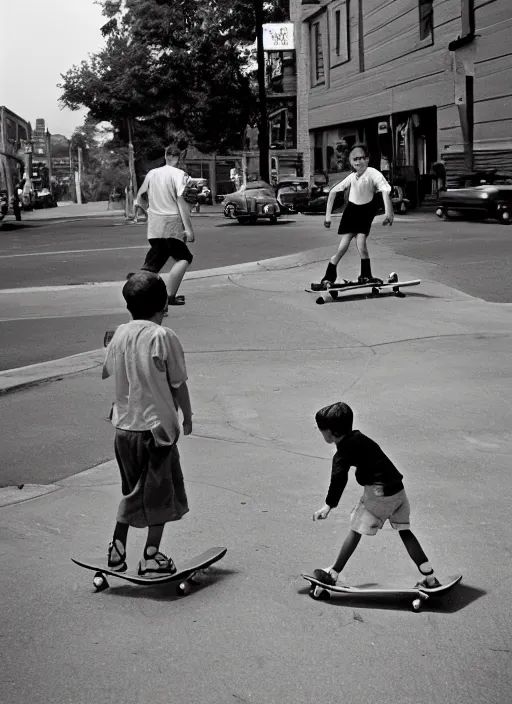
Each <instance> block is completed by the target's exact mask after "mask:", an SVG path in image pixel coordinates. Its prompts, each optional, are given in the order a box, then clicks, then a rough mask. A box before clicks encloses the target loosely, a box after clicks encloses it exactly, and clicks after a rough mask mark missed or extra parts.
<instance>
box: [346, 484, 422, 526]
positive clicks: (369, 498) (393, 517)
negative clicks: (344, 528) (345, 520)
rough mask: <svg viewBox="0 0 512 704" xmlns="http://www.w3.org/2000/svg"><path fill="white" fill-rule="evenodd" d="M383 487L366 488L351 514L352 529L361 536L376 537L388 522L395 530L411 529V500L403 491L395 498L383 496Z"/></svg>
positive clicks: (377, 485) (376, 485) (372, 486)
mask: <svg viewBox="0 0 512 704" xmlns="http://www.w3.org/2000/svg"><path fill="white" fill-rule="evenodd" d="M381 493H382V486H381V485H379V484H371V485H368V486H365V488H364V491H363V495H362V496H361V498H360V499H359V501H358V502H357V504H356V505H355V506H354V508H353V509H352V513H351V514H350V528H351V529H352V530H353V531H354V532H355V533H360V534H361V535H376V533H377V531H378V530H380V529H381V528H382V526H383V525H384V523H385V522H386V521H389V522H390V524H391V526H392V527H393V528H394V529H395V530H406V529H408V528H409V527H410V506H409V499H408V498H407V495H406V493H405V489H402V490H401V491H399V492H398V493H397V494H393V496H381V495H380V494H381Z"/></svg>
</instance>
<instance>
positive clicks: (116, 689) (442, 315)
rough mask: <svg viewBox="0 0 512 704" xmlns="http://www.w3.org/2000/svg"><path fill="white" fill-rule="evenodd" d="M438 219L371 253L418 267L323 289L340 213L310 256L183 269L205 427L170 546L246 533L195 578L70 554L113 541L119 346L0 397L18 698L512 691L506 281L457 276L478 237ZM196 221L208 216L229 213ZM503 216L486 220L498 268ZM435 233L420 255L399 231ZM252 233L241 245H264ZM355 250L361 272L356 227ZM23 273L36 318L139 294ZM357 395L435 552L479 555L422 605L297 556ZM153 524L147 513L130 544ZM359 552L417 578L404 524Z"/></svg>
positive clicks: (185, 330) (413, 225) (178, 315)
mask: <svg viewBox="0 0 512 704" xmlns="http://www.w3.org/2000/svg"><path fill="white" fill-rule="evenodd" d="M307 222H308V223H309V222H310V221H309V220H308V221H307ZM318 224H320V223H318ZM441 225H442V226H443V227H444V228H448V227H451V226H452V225H454V228H453V230H452V231H451V232H450V233H449V239H448V240H447V249H446V252H448V250H450V251H451V254H450V256H448V254H446V255H445V256H443V253H442V252H439V251H437V250H436V252H435V257H436V261H434V257H433V256H432V249H429V256H426V255H424V254H423V251H424V250H423V247H425V248H427V245H428V243H429V242H431V241H432V240H433V239H436V240H437V242H438V243H439V246H441V244H442V241H441V237H442V235H441V233H440V232H439V233H437V230H436V229H435V228H436V227H437V221H436V220H433V221H431V220H429V219H427V218H426V217H425V219H423V218H421V219H418V220H416V221H415V222H413V221H412V220H406V221H404V223H403V224H398V223H397V226H396V227H395V229H393V231H390V230H388V229H386V230H384V228H378V227H375V230H374V232H375V236H374V237H373V242H372V246H373V249H372V255H373V256H374V258H375V261H377V262H378V269H377V271H380V270H382V271H383V272H388V271H391V270H392V269H395V270H397V271H399V272H400V273H401V274H402V275H403V276H404V277H407V278H412V277H420V278H422V285H421V286H420V287H418V288H415V289H410V292H408V295H407V297H406V298H405V299H397V298H394V297H391V296H385V295H381V296H380V297H379V298H378V299H369V298H366V297H364V296H351V297H348V298H347V300H343V301H340V302H336V303H331V304H328V305H324V306H317V305H315V303H314V298H313V297H312V296H310V295H308V294H306V293H304V291H303V289H304V284H305V282H309V281H312V280H315V279H317V278H318V277H319V275H320V274H321V272H322V271H323V268H324V266H325V259H326V258H327V256H328V252H329V251H330V248H331V246H332V242H333V241H335V240H336V236H335V233H333V232H331V231H326V230H324V229H323V228H321V229H320V228H318V229H317V230H316V232H317V233H318V234H319V236H320V237H321V238H322V241H321V242H320V243H317V242H315V250H314V251H313V252H311V250H310V251H309V253H303V254H302V255H299V254H296V255H293V256H295V257H296V259H295V262H296V263H295V265H291V260H290V259H284V260H281V263H280V262H279V261H274V262H272V263H268V264H267V265H265V267H257V266H253V267H248V266H246V265H243V266H238V267H237V266H234V267H233V269H231V270H230V273H227V272H225V273H222V272H217V275H216V276H212V275H209V276H207V277H206V278H205V277H204V276H203V275H202V274H201V273H200V271H196V277H195V278H194V276H193V275H192V274H191V276H190V277H189V278H188V279H187V280H186V281H185V282H184V286H183V290H184V292H185V294H186V296H187V305H186V306H185V307H184V308H183V309H176V310H173V311H172V312H171V316H170V318H169V322H168V324H169V325H170V326H171V327H173V329H175V330H176V332H177V333H178V335H179V337H180V339H181V340H182V343H183V346H184V348H185V351H186V355H187V363H188V371H189V376H190V390H191V396H192V402H193V405H194V413H195V415H194V433H193V435H192V436H190V437H188V438H182V439H181V440H180V445H181V454H182V460H183V467H184V472H185V476H186V486H187V492H188V494H189V498H190V505H191V511H190V514H189V515H187V517H186V518H185V519H184V520H183V521H180V522H179V523H176V524H173V525H172V526H169V527H168V528H167V529H166V534H165V539H164V543H165V544H164V546H163V547H164V549H167V550H168V551H169V552H170V553H171V554H172V555H173V556H174V557H175V559H176V560H177V561H178V562H179V561H180V560H182V559H184V558H186V557H187V556H189V555H190V554H195V553H197V552H199V551H200V550H202V549H204V548H206V547H208V546H210V545H226V546H227V547H228V553H227V555H226V557H225V558H224V559H223V560H222V561H221V562H220V563H219V564H218V566H217V567H215V569H213V570H212V573H211V574H210V576H209V577H208V581H207V583H206V584H205V585H204V586H203V587H201V588H200V589H198V590H197V591H195V592H194V593H192V594H191V595H190V596H188V597H187V598H184V599H178V598H176V597H175V596H174V593H173V591H172V590H169V589H166V588H164V587H161V588H158V587H153V588H149V589H144V588H137V587H131V586H127V585H125V584H124V583H121V582H116V580H115V579H112V580H111V585H112V589H111V590H109V591H106V592H102V593H101V594H95V593H93V590H92V586H91V575H89V573H86V572H84V571H82V570H80V569H79V568H78V567H76V566H74V565H73V564H72V563H71V561H70V560H69V557H70V556H77V557H80V556H82V557H87V554H96V555H97V554H102V553H103V552H104V551H105V549H106V545H107V543H108V540H109V536H110V532H111V530H112V525H113V521H114V516H115V510H116V506H117V501H118V497H119V481H118V476H117V469H116V467H115V463H114V462H113V461H112V458H113V451H112V429H111V428H110V426H109V424H108V423H107V422H106V420H105V416H106V414H107V413H108V409H109V405H110V400H111V387H110V384H109V382H102V381H101V379H100V374H99V364H100V360H101V357H99V358H93V357H91V360H90V362H89V368H86V367H87V363H86V362H84V367H85V371H81V372H79V371H77V369H78V367H76V368H75V372H74V373H72V374H69V375H68V374H67V372H69V371H73V363H72V360H71V362H70V363H69V364H70V366H69V367H64V366H63V365H62V366H59V363H58V362H57V363H56V365H55V366H54V369H56V370H57V373H58V371H59V369H60V371H61V374H60V376H59V378H58V379H56V380H54V381H51V382H49V383H46V384H42V385H38V386H34V387H29V388H25V389H23V390H20V391H15V392H12V393H9V394H6V395H3V396H1V397H0V414H1V422H2V429H3V443H2V461H1V472H2V474H1V477H0V485H3V486H4V487H5V486H11V487H13V488H11V489H3V490H0V505H1V504H2V503H4V504H5V505H4V506H3V507H2V508H0V530H1V532H2V537H3V540H2V547H1V551H2V581H1V584H0V599H2V604H3V606H4V613H5V616H4V624H3V625H4V642H7V643H8V644H9V647H8V648H5V649H4V661H3V675H4V682H5V684H4V686H3V692H2V694H3V701H5V702H6V704H14V703H15V702H16V704H19V703H20V702H22V704H25V703H26V704H29V702H30V703H31V702H33V701H38V702H42V703H43V704H70V703H71V702H73V703H75V702H77V703H78V702H80V704H89V703H91V704H92V703H93V702H96V701H98V700H101V701H109V702H118V701H123V702H126V703H127V704H141V703H142V702H143V701H147V700H148V699H150V700H151V701H153V702H155V704H168V702H169V701H173V702H174V701H180V700H199V701H202V702H205V704H226V702H231V701H233V702H257V704H274V702H275V703H276V704H297V703H298V702H300V703H301V704H302V703H304V704H309V702H312V701H317V700H318V699H320V700H321V701H322V702H325V703H326V704H335V703H337V702H339V701H340V700H342V701H343V702H344V704H360V703H361V702H369V701H379V702H382V704H411V702H423V701H432V702H436V703H439V704H441V703H443V704H459V703H460V704H468V702H469V703H471V704H480V703H481V702H486V704H504V703H505V702H507V701H508V698H509V692H510V690H511V686H512V680H511V676H510V671H511V670H510V653H511V652H512V616H511V612H510V609H509V608H508V599H507V595H508V591H509V588H510V569H509V563H510V549H509V545H510V542H511V539H512V529H511V528H510V525H509V523H508V522H507V521H506V520H505V521H504V519H503V517H504V516H507V515H508V512H509V507H510V500H511V495H510V493H511V492H510V471H509V464H510V463H509V457H510V452H511V451H512V435H511V433H510V427H511V426H512V411H511V406H510V398H511V395H512V376H511V374H510V361H509V360H510V351H509V350H510V343H511V320H512V317H511V316H512V307H511V306H510V305H509V304H506V303H505V304H503V303H494V302H487V301H485V300H482V298H474V297H472V296H471V295H469V294H468V293H467V292H465V291H464V290H460V289H458V287H455V288H454V287H451V286H448V285H446V283H444V282H443V280H442V278H441V275H442V276H445V275H450V276H451V275H452V273H450V272H455V270H457V271H463V268H464V266H465V264H464V263H460V265H459V262H464V261H466V263H467V264H468V266H470V265H471V264H470V263H469V262H470V256H474V253H475V252H476V250H477V248H478V246H480V245H478V244H477V241H476V240H475V241H474V242H473V244H472V245H471V247H473V248H474V252H473V254H472V255H470V254H467V253H466V248H464V246H463V243H464V240H463V239H462V228H463V227H464V226H463V225H461V224H459V223H446V224H442V223H441ZM201 227H202V225H201ZM204 227H205V230H204V237H205V238H206V237H207V236H209V235H210V233H211V232H215V230H214V229H213V228H212V230H208V229H207V228H208V227H211V226H210V225H208V226H207V225H206V224H205V226H204ZM491 227H492V226H491ZM400 228H403V229H402V230H400ZM459 228H461V231H460V232H459ZM133 229H135V228H133ZM275 229H276V230H278V228H275ZM283 229H284V228H283ZM250 230H251V229H250V228H247V229H245V228H244V229H243V232H244V233H246V232H250ZM119 231H123V230H122V228H119ZM253 232H254V234H260V233H263V232H264V229H263V227H262V228H261V229H259V228H254V230H253ZM428 232H433V233H434V234H433V235H432V237H429V238H427V233H428ZM507 232H510V230H507V229H506V228H497V229H496V230H492V233H494V234H493V235H492V238H491V239H490V246H489V247H488V250H489V252H491V253H492V254H491V255H489V253H488V252H487V251H486V257H487V262H488V263H487V264H486V266H487V267H488V268H489V270H490V269H491V263H489V259H490V257H492V256H496V258H498V257H497V251H498V249H499V248H500V247H503V246H504V240H500V239H499V238H500V237H502V234H501V233H503V236H504V235H505V233H507ZM436 233H437V234H436ZM457 233H459V234H457ZM488 234H491V231H489V233H488ZM400 235H402V239H401V238H400ZM116 236H117V235H116ZM130 236H131V235H130ZM244 237H245V234H244ZM385 237H386V238H387V239H386V240H384V238H385ZM454 237H458V238H460V240H461V249H460V252H459V253H457V251H456V248H455V244H454V239H453V238H454ZM326 238H327V239H326ZM495 238H496V239H495ZM411 242H412V244H411ZM417 242H423V245H422V247H421V248H417V250H416V252H415V253H414V254H413V256H410V255H409V253H404V252H403V251H402V252H400V253H395V251H394V250H395V248H398V246H400V247H405V246H406V245H407V246H411V247H412V246H413V245H414V244H415V243H417ZM407 243H409V244H407ZM448 245H449V247H448ZM198 247H199V243H198ZM254 247H256V246H255V245H254ZM253 251H254V253H251V255H250V257H244V258H243V259H242V262H243V261H244V260H245V261H261V260H262V259H264V258H265V259H268V258H269V255H268V254H265V255H262V254H261V252H260V253H259V254H257V253H256V251H257V250H256V248H255V249H254V250H253ZM418 252H419V253H418ZM289 253H290V252H289ZM289 253H288V254H289ZM420 255H421V256H420ZM271 256H275V254H274V255H270V257H271ZM429 258H430V259H431V260H430V261H429ZM438 260H439V261H442V265H441V264H439V263H437V261H438ZM433 261H434V263H433ZM223 263H224V262H223ZM298 263H300V264H301V265H298ZM346 267H347V270H348V271H349V272H350V273H351V275H353V272H357V268H358V258H357V254H356V253H355V251H351V252H349V254H348V255H347V260H346ZM123 271H124V269H123ZM447 271H448V272H449V273H448V274H446V272H447ZM192 273H193V272H192ZM502 278H503V279H505V278H506V277H505V276H503V277H502ZM114 280H115V279H114ZM491 280H492V279H491V277H489V281H491ZM468 285H477V282H476V281H473V282H472V283H471V284H468ZM31 286H37V284H35V283H34V282H33V281H32V282H31ZM489 288H490V284H489ZM16 290H17V291H18V292H17V293H13V294H9V293H6V292H3V293H1V294H0V300H1V301H2V307H3V310H4V312H5V313H6V315H5V317H9V316H13V317H14V314H15V306H18V316H17V317H18V318H22V317H23V316H24V315H26V316H27V317H29V318H38V319H39V320H40V321H41V320H44V321H47V320H49V319H51V316H52V315H53V316H55V315H62V316H64V317H65V318H68V319H74V320H76V321H81V320H89V319H92V318H93V317H95V316H98V319H99V320H100V322H101V323H103V326H101V325H98V328H97V330H98V332H99V333H102V331H103V329H104V328H105V324H104V323H107V322H108V324H110V323H111V322H112V321H114V320H115V319H116V316H119V318H122V319H126V318H125V316H123V313H122V300H120V298H119V284H112V285H108V284H105V285H95V286H85V287H82V286H72V287H69V288H57V289H55V290H44V289H42V290H39V291H25V292H23V291H22V290H21V287H19V288H18V289H16ZM499 295H500V296H503V297H504V293H503V290H501V289H500V291H499ZM489 299H490V300H492V294H491V295H489ZM82 316H83V317H82ZM18 322H19V323H20V324H21V323H22V322H23V321H18ZM30 329H31V328H30ZM54 332H55V329H54ZM20 334H22V328H20ZM43 337H44V336H42V338H41V339H43ZM96 339H98V338H96ZM85 341H86V342H87V340H85ZM86 349H93V348H92V347H91V346H90V345H89V347H87V348H86ZM20 354H21V351H20ZM53 358H55V357H53ZM80 359H81V358H80ZM37 368H38V367H36V369H37ZM32 371H33V370H32ZM25 373H27V372H25ZM339 398H343V399H345V400H346V401H347V402H348V403H350V404H351V405H352V406H353V408H354V410H355V413H356V427H358V428H360V429H361V430H362V431H363V432H367V433H368V434H370V435H371V436H374V437H375V439H377V440H378V441H379V442H380V443H381V444H382V446H383V448H384V449H385V450H386V451H387V452H388V453H389V455H390V456H391V458H392V459H393V460H395V461H396V463H397V465H398V466H399V468H400V469H401V470H402V471H403V473H404V475H405V481H406V486H407V490H408V493H409V495H410V498H411V503H412V508H413V526H414V529H415V530H416V531H417V533H418V536H419V537H420V539H421V541H422V543H423V544H424V546H425V548H426V550H427V553H428V554H429V555H430V556H431V559H432V561H433V562H434V564H435V566H436V569H437V571H438V572H439V574H440V575H448V574H454V573H457V572H462V573H463V575H464V578H463V583H462V585H461V586H460V587H459V588H458V589H457V590H456V591H454V592H452V593H451V594H450V596H448V597H447V598H446V599H444V600H443V601H440V602H433V603H430V604H429V605H428V606H426V607H425V608H424V611H423V612H421V613H420V614H416V613H413V612H412V611H411V610H410V605H409V604H407V603H397V602H396V601H391V602H385V603H368V602H365V601H348V600H346V599H343V598H339V599H335V600H333V601H331V602H330V603H329V604H325V603H322V602H313V601H312V600H310V599H309V598H308V596H307V589H306V585H305V583H304V582H303V580H302V579H301V577H300V573H301V572H302V571H309V570H311V569H313V568H315V567H318V566H322V565H326V564H328V561H329V560H332V559H333V556H334V554H335V553H336V551H337V549H338V547H339V543H340V541H341V540H342V538H343V536H344V533H345V531H346V526H347V521H348V514H349V512H350V509H351V507H352V506H353V504H354V503H355V501H356V499H357V497H358V495H359V493H360V487H358V486H357V485H356V483H355V481H354V479H353V477H351V479H350V481H349V485H348V486H347V489H346V492H345V495H344V496H343V498H342V501H341V504H340V507H339V508H338V509H337V510H336V511H334V512H333V513H332V514H331V516H330V517H329V519H328V520H327V521H326V522H324V523H321V524H314V523H313V522H312V520H311V515H312V513H313V511H314V510H315V509H317V508H319V507H320V506H321V504H322V503H323V499H324V496H325V490H326V487H327V483H328V479H329V472H330V457H331V449H330V448H329V447H328V446H327V445H326V444H325V443H324V442H323V440H322V438H321V436H320V435H319V433H318V431H316V430H315V428H314V413H315V411H316V410H317V409H318V408H319V407H320V406H321V405H325V404H326V403H329V402H331V401H334V400H337V399H339ZM21 484H25V486H24V487H23V488H22V489H17V488H16V486H17V485H21ZM34 485H35V486H34ZM43 492H48V493H43ZM38 493H40V494H41V495H40V496H39V497H38V498H34V499H32V500H27V501H25V502H22V503H18V501H19V499H20V498H29V497H30V496H34V495H37V494H38ZM142 539H143V537H142V532H141V531H134V532H133V535H132V536H131V539H130V540H131V542H130V546H129V555H128V556H129V561H130V563H131V564H135V563H136V561H137V559H138V555H139V552H140V550H141V545H142ZM507 558H508V559H507ZM20 561H22V564H23V578H22V575H21V568H20V564H21V562H20ZM28 574H30V575H31V578H30V579H27V578H26V575H28ZM347 575H348V577H349V578H350V581H352V582H354V583H356V584H362V583H366V584H368V583H372V582H384V583H394V584H396V583H398V584H401V585H409V584H414V582H415V581H416V579H417V575H416V572H415V569H414V566H413V565H412V564H411V563H410V562H409V560H408V558H407V556H406V555H405V553H404V551H403V548H401V546H400V544H399V541H398V540H397V537H396V535H395V534H394V532H393V531H391V530H389V529H387V528H386V529H385V530H383V531H382V532H381V534H380V535H378V536H377V537H375V538H373V539H364V540H363V541H362V543H361V547H360V549H359V551H358V552H357V553H356V554H355V555H354V557H353V559H352V561H351V562H350V563H349V566H348V568H347ZM71 673H72V674H71Z"/></svg>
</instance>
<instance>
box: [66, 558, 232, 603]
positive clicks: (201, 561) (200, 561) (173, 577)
mask: <svg viewBox="0 0 512 704" xmlns="http://www.w3.org/2000/svg"><path fill="white" fill-rule="evenodd" d="M226 552H227V548H209V549H208V550H205V551H204V552H202V553H201V554H200V555H196V556H195V557H192V558H190V559H189V560H186V561H185V562H183V563H182V564H181V565H178V571H177V572H175V573H174V574H167V575H159V576H155V577H143V576H141V575H139V574H137V573H136V572H135V571H133V570H127V571H126V572H116V571H115V570H112V569H110V568H109V567H108V566H107V559H106V558H103V559H101V558H97V557H96V558H92V559H91V560H76V559H75V558H74V557H72V558H71V560H72V561H73V562H74V563H75V565H78V566H79V567H83V568H84V569H86V570H91V571H92V572H96V574H95V575H94V579H93V585H94V588H95V589H96V591H103V589H108V587H109V586H110V585H109V583H108V582H107V578H106V576H105V575H109V576H110V577H116V579H123V580H125V581H126V582H131V583H132V584H140V585H143V586H148V585H150V584H166V583H167V582H178V587H177V593H178V594H180V595H184V594H186V593H187V592H188V590H189V585H190V584H193V581H192V580H193V578H194V575H195V574H196V573H197V572H199V571H200V570H204V569H206V568H207V567H209V566H210V565H213V563H214V562H218V561H219V560H221V559H222V558H223V557H224V555H225V554H226Z"/></svg>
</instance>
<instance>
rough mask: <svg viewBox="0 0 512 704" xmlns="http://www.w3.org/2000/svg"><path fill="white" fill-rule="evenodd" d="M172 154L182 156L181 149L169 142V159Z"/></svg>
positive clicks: (167, 150)
mask: <svg viewBox="0 0 512 704" xmlns="http://www.w3.org/2000/svg"><path fill="white" fill-rule="evenodd" d="M172 156H181V149H180V148H179V147H177V146H176V145H175V144H169V146H168V147H166V148H165V158H166V159H167V158H169V157H172Z"/></svg>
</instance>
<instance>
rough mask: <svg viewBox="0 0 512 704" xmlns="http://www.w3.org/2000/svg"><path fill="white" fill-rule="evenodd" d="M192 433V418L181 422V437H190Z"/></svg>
mask: <svg viewBox="0 0 512 704" xmlns="http://www.w3.org/2000/svg"><path fill="white" fill-rule="evenodd" d="M191 432H192V418H190V419H189V420H184V421H183V435H190V434H191Z"/></svg>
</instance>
